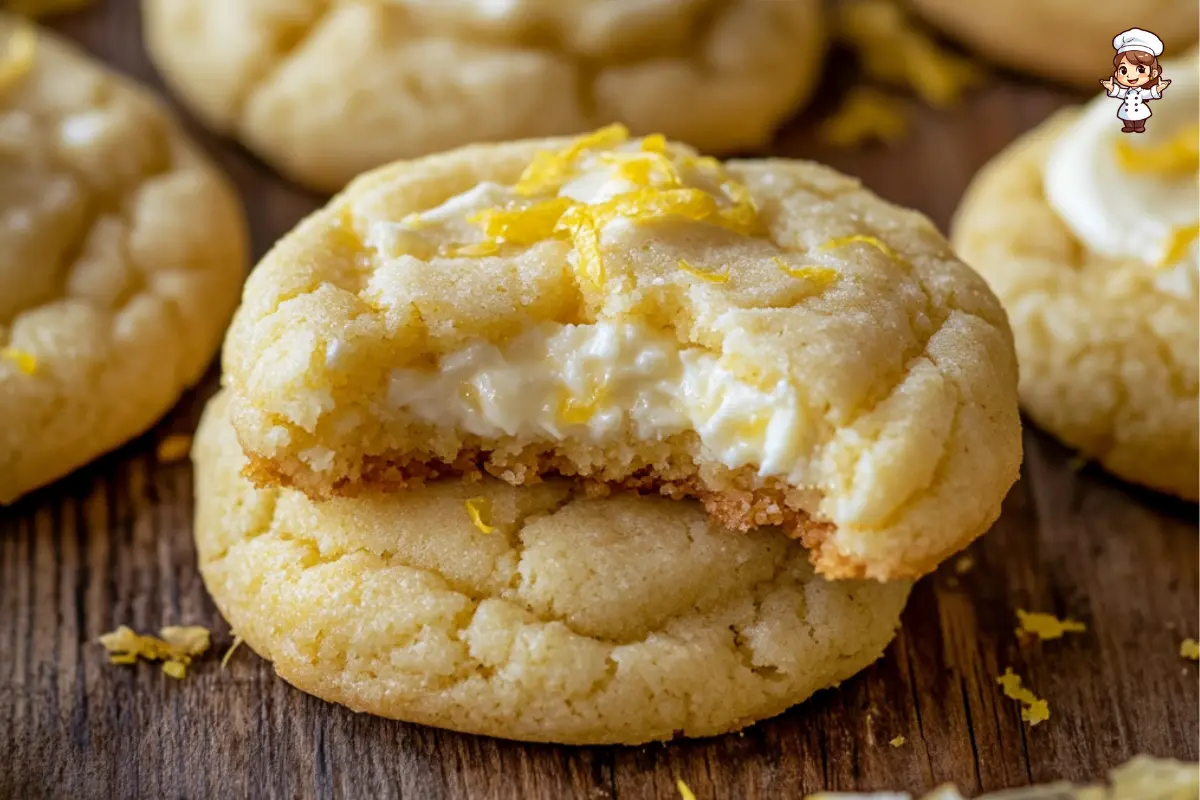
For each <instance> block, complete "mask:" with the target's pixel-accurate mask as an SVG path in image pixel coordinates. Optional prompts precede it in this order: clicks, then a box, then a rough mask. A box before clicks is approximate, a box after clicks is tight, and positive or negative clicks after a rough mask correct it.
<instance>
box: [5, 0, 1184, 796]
mask: <svg viewBox="0 0 1200 800" xmlns="http://www.w3.org/2000/svg"><path fill="white" fill-rule="evenodd" d="M136 5H137V4H136V3H135V2H134V0H104V2H102V3H101V4H100V5H98V6H97V7H95V8H93V9H91V10H88V11H84V12H81V13H78V14H76V15H73V16H71V17H69V18H63V19H60V20H58V21H56V22H55V23H54V24H55V26H56V27H57V28H59V29H60V30H61V31H63V32H65V33H66V34H67V35H69V36H70V37H72V38H74V39H76V40H78V41H80V42H81V43H82V44H83V45H84V46H85V47H87V48H88V49H89V50H91V51H92V52H94V53H96V54H99V55H100V56H101V57H103V58H104V59H105V60H107V61H108V62H109V63H111V64H113V65H114V66H115V67H116V68H117V69H119V70H121V71H123V72H126V73H128V74H131V75H133V76H135V77H137V78H139V79H141V80H143V81H145V82H147V83H149V84H151V85H153V86H157V87H159V88H161V84H160V83H159V81H158V80H157V78H156V76H155V75H154V72H153V70H152V68H151V66H150V64H149V62H148V61H147V59H146V56H145V54H144V53H143V51H142V49H141V46H140V44H139V36H138V20H137V8H136ZM833 91H835V92H836V89H834V90H833ZM835 96H836V95H835ZM1071 99H1072V98H1071V96H1070V95H1066V94H1063V93H1060V92H1058V91H1056V90H1052V89H1048V88H1045V87H1041V86H1022V85H1021V84H1020V83H1019V82H1017V81H1016V80H1015V79H1013V78H1012V77H1009V76H998V77H996V78H994V79H993V80H992V83H991V84H990V86H989V87H988V88H987V89H986V90H984V91H981V92H979V93H977V94H976V95H975V96H974V97H973V98H972V99H971V100H970V101H969V102H968V103H967V104H966V105H965V106H964V107H961V108H958V109H956V110H954V111H950V112H940V113H933V112H925V113H922V114H921V115H920V117H919V118H917V119H916V120H915V128H914V134H913V136H912V137H910V138H909V139H908V140H907V141H906V142H904V143H902V144H900V145H898V146H895V147H892V148H890V149H873V150H865V151H858V152H845V151H843V152H839V151H830V150H826V149H823V148H822V147H820V146H818V145H816V144H815V143H814V141H813V139H812V137H811V135H810V134H808V133H807V132H806V131H807V128H808V127H809V126H808V125H806V124H805V119H811V118H812V115H816V116H819V115H820V114H823V113H827V111H828V108H818V109H814V110H813V111H812V112H810V116H809V117H807V118H805V119H802V120H800V121H799V122H797V123H795V124H792V125H791V126H790V127H789V128H788V129H787V130H785V131H784V132H783V134H782V136H781V137H780V140H779V142H778V143H777V146H776V147H775V148H774V152H776V153H778V154H780V155H796V156H810V157H814V158H817V159H819V160H823V161H827V162H829V163H831V164H833V165H834V166H837V167H838V168H840V169H842V170H844V171H847V172H850V173H854V174H857V175H859V176H861V177H862V178H863V180H864V181H865V182H866V183H867V184H868V185H869V186H871V187H873V188H874V189H875V190H876V191H878V192H879V193H880V194H882V195H883V196H885V197H887V198H889V199H892V200H895V201H897V202H899V203H903V204H906V205H910V206H915V207H917V208H920V209H922V210H924V211H925V212H927V213H928V214H929V215H930V216H931V217H933V219H934V220H935V221H937V222H938V224H940V225H942V226H945V225H946V223H947V222H948V220H949V216H950V214H951V213H952V211H953V208H954V206H955V203H956V202H957V199H958V197H959V196H960V194H961V192H962V190H963V188H964V187H965V186H966V183H967V181H968V180H969V178H970V176H971V174H972V173H973V172H974V171H975V170H976V169H977V168H978V167H979V166H980V165H981V164H982V163H984V161H986V160H987V159H988V158H989V157H990V156H991V155H993V154H994V153H996V152H997V151H999V150H1000V149H1001V148H1003V147H1004V145H1005V144H1006V143H1007V142H1008V141H1010V140H1011V139H1012V138H1013V137H1014V136H1015V135H1016V134H1017V133H1019V132H1020V131H1022V130H1025V129H1027V128H1029V127H1031V126H1033V125H1034V124H1036V123H1037V122H1038V121H1039V120H1040V119H1042V118H1043V117H1045V116H1046V115H1047V114H1048V113H1049V112H1050V111H1051V110H1052V109H1054V108H1056V107H1058V106H1059V105H1061V104H1063V103H1064V102H1068V101H1070V100H1071ZM195 133H196V135H197V136H198V137H199V139H200V140H201V141H202V142H204V143H205V144H206V145H207V146H208V147H209V148H210V150H211V151H212V153H213V155H214V156H215V157H216V158H217V159H218V160H219V161H220V162H221V164H222V165H223V166H224V167H225V168H226V169H227V170H228V171H229V173H230V174H231V175H232V176H233V178H234V179H235V180H236V181H237V183H238V185H239V186H240V187H241V190H242V194H243V197H244V199H245V202H246V206H247V211H248V213H249V215H250V220H251V225H252V227H253V231H254V244H255V250H256V253H258V254H260V255H261V254H262V253H263V252H264V251H265V250H266V248H267V247H268V246H269V245H270V244H271V243H272V242H273V241H274V240H275V239H276V238H278V237H279V236H280V235H282V234H283V233H284V232H286V231H287V230H288V229H289V228H290V227H292V225H293V224H295V222H296V221H297V220H298V219H299V218H300V217H301V216H302V215H303V214H305V213H307V212H308V211H309V210H311V209H313V208H315V207H316V206H317V205H318V204H319V203H320V198H315V197H312V196H310V195H308V194H306V193H304V192H302V191H299V190H297V189H296V188H294V187H292V186H289V185H288V184H287V183H286V182H284V181H282V180H280V179H279V178H277V177H276V176H275V175H273V174H272V173H271V172H270V171H269V170H267V169H266V168H265V167H263V166H262V165H261V164H259V163H258V162H257V161H255V160H254V159H253V158H251V157H250V156H248V155H247V154H246V153H245V152H244V151H242V150H241V149H239V148H238V147H237V146H235V145H232V144H230V143H228V142H223V141H220V140H218V139H215V138H213V137H211V136H208V135H205V134H204V133H203V132H202V131H200V130H198V129H196V130H195ZM216 385H217V376H216V373H215V371H214V372H211V373H210V374H209V375H208V377H207V379H206V380H205V381H204V382H203V384H202V385H201V386H200V387H199V388H198V389H196V390H195V391H193V392H191V393H190V394H188V395H187V396H186V397H185V398H184V399H183V400H182V401H181V402H180V403H179V406H178V407H177V408H176V409H175V410H174V411H173V412H172V413H171V414H170V415H169V416H168V417H167V418H166V419H165V420H163V421H162V423H161V424H160V425H159V426H158V427H157V428H156V429H155V430H154V431H153V432H152V433H150V434H148V435H146V436H143V437H141V438H140V439H138V440H136V441H134V442H131V443H130V444H128V445H127V446H125V447H123V448H121V449H120V450H119V451H117V452H115V453H112V454H110V455H109V456H107V457H105V458H102V459H100V460H99V461H97V462H96V463H94V464H92V465H90V466H88V467H86V468H84V469H82V470H80V471H79V472H77V473H76V474H74V475H72V476H70V477H68V478H66V479H64V480H62V481H59V482H58V483H56V484H54V485H53V486H50V487H48V488H46V489H44V490H42V491H40V492H37V493H35V494H33V495H32V496H29V497H27V498H25V499H23V500H22V501H20V502H19V503H17V504H16V505H14V506H12V507H10V508H7V509H2V510H0V754H3V756H4V759H3V762H0V797H4V798H7V797H14V798H26V797H41V796H70V797H96V796H109V795H113V796H121V797H130V796H134V795H139V796H147V797H188V798H198V797H207V796H233V797H242V796H256V797H257V796H272V797H309V796H319V797H334V796H337V797H410V798H442V797H471V798H484V797H511V798H568V797H570V798H575V797H578V798H608V797H637V798H641V797H660V798H675V797H677V796H678V795H677V794H676V789H675V779H676V777H677V776H678V777H682V778H683V779H684V780H685V781H686V782H687V783H688V784H689V785H690V786H691V788H692V789H693V790H694V791H695V793H696V796H697V797H698V798H700V800H705V799H706V798H743V797H745V798H753V797H770V798H798V797H802V796H803V795H804V794H805V793H806V792H811V791H817V790H821V789H831V790H854V789H863V790H865V789H884V788H906V789H912V790H921V789H925V788H927V787H931V786H933V785H935V784H938V783H940V782H943V781H954V782H957V783H958V784H959V786H960V787H961V788H962V789H963V791H964V792H966V793H977V792H980V791H983V790H991V789H997V788H1002V787H1009V786H1017V785H1023V784H1027V783H1030V782H1038V781H1047V780H1052V779H1056V778H1059V777H1065V778H1070V779H1074V780H1086V779H1089V778H1094V777H1096V776H1099V775H1101V774H1103V773H1104V772H1105V771H1106V770H1107V769H1109V768H1110V767H1112V766H1114V765H1116V764H1118V763H1120V762H1121V761H1123V760H1125V759H1127V758H1128V757H1130V756H1132V755H1134V754H1135V753H1139V752H1150V753H1153V754H1157V755H1163V756H1175V757H1178V758H1186V759H1193V760H1194V759H1196V758H1197V756H1198V755H1200V753H1198V752H1197V725H1198V724H1200V719H1198V715H1197V671H1196V665H1195V664H1193V663H1191V662H1187V661H1184V660H1183V659H1181V658H1180V657H1179V656H1178V654H1177V651H1178V647H1179V642H1180V640H1181V639H1182V638H1183V637H1185V636H1195V635H1196V634H1197V625H1198V623H1197V614H1198V609H1197V596H1198V591H1200V578H1198V575H1197V558H1198V553H1197V529H1196V515H1197V511H1196V508H1195V507H1194V506H1191V505H1186V504H1182V503H1177V502H1173V501H1170V500H1168V499H1165V498H1163V497H1161V496H1155V495H1152V494H1149V493H1146V492H1141V491H1138V490H1136V489H1133V488H1131V487H1129V486H1125V485H1122V484H1120V483H1118V482H1116V481H1114V480H1112V479H1110V478H1108V477H1106V476H1105V475H1104V474H1103V473H1101V472H1100V471H1099V470H1097V469H1095V468H1087V469H1084V470H1082V471H1079V470H1078V469H1076V468H1073V466H1072V464H1073V460H1072V457H1071V455H1072V454H1071V453H1070V452H1068V451H1067V450H1065V449H1064V448H1063V447H1061V446H1059V445H1057V444H1056V443H1055V442H1053V441H1052V440H1051V439H1050V438H1048V437H1047V436H1045V435H1043V434H1041V433H1039V432H1037V431H1033V430H1028V431H1027V432H1026V435H1025V446H1026V458H1025V466H1024V470H1023V473H1022V475H1023V477H1022V480H1021V482H1020V483H1018V484H1017V486H1016V487H1015V488H1014V489H1013V491H1012V493H1011V495H1010V496H1009V497H1008V500H1007V502H1006V504H1005V509H1004V514H1003V516H1002V518H1001V519H1000V521H999V522H998V523H997V525H996V527H995V529H994V530H992V531H991V533H989V534H988V535H987V536H986V537H984V538H983V539H982V540H981V541H979V542H978V543H977V544H976V545H974V546H973V547H972V548H971V549H970V551H969V552H970V554H971V556H972V557H973V558H974V562H975V566H974V569H973V570H971V571H970V572H968V573H966V574H963V575H959V574H957V572H956V570H955V567H954V563H953V562H951V563H950V564H947V565H944V566H943V568H942V569H941V571H939V572H938V573H937V574H935V575H933V576H930V577H929V578H927V579H925V580H924V581H922V582H921V583H920V584H919V585H918V586H917V588H916V590H915V591H914V593H913V596H912V601H911V603H910V604H909V607H908V610H907V612H906V613H905V615H904V628H903V630H902V632H901V633H900V635H899V637H898V638H897V640H896V642H895V643H894V644H893V645H892V646H891V648H889V650H888V651H887V654H886V655H885V657H884V658H883V659H882V660H881V661H880V662H879V663H877V664H876V665H874V666H873V667H871V668H869V669H867V670H866V671H865V672H863V673H862V674H860V675H859V676H857V677H856V678H854V679H852V680H850V681H848V682H846V684H844V685H843V686H842V688H841V689H840V690H836V691H828V692H823V693H821V694H820V695H818V696H817V697H815V698H813V699H812V700H811V701H809V702H808V703H806V704H805V705H803V706H802V707H799V708H796V709H793V710H792V711H791V712H789V713H787V714H784V715H783V716H781V717H778V718H776V719H773V720H770V721H767V722H764V723H762V724H759V725H756V726H754V727H752V728H750V729H749V730H747V731H745V732H744V734H742V735H731V736H725V737H722V738H719V739H713V740H705V741H680V742H676V743H672V744H670V745H652V746H646V747H636V748H615V747H593V748H567V747H552V746H545V745H527V744H520V743H513V742H504V741H498V740H494V739H487V738H481V737H475V736H465V735H459V734H455V733H450V732H445V731H440V730H435V729H431V728H423V727H419V726H415V725H406V724H402V723H398V722H391V721H388V720H383V719H376V718H371V717H368V716H363V715H357V714H354V713H351V712H350V711H347V710H346V709H343V708H341V707H338V706H334V705H330V704H327V703H324V702H321V701H319V700H316V699H314V698H312V697H309V696H307V695H304V694H302V693H300V692H298V691H296V690H295V689H292V688H291V687H289V686H288V685H287V684H285V683H284V682H283V681H282V680H279V679H278V678H276V677H275V676H274V674H273V672H272V670H271V668H270V666H269V665H268V664H267V663H266V662H264V661H262V660H261V659H259V658H258V657H257V656H255V655H254V654H253V653H252V652H250V651H249V650H248V649H245V650H242V651H240V652H239V653H238V654H237V655H236V656H235V657H234V658H233V660H232V662H231V663H230V665H229V668H228V669H226V670H224V671H221V670H220V669H219V668H218V667H217V664H216V663H215V657H214V658H210V659H207V660H205V661H203V662H201V663H199V664H197V665H196V666H195V667H194V668H193V671H192V673H191V674H190V675H189V676H188V678H187V679H186V680H184V681H182V682H177V681H174V680H172V679H170V678H167V677H165V676H164V675H163V674H162V673H161V672H160V671H159V670H158V668H157V667H155V666H150V665H145V664H143V665H139V666H137V667H134V668H130V667H115V666H110V665H109V664H108V663H107V660H106V657H105V653H104V651H103V650H102V649H101V648H100V647H99V646H98V645H97V644H95V640H96V637H97V636H99V635H100V634H101V633H103V632H105V631H108V630H110V629H112V628H115V627H116V626H117V625H119V624H129V625H131V626H133V627H134V628H136V629H138V630H139V631H145V632H152V631H155V630H157V629H158V628H159V627H160V626H163V625H168V624H177V623H180V624H198V625H204V626H207V627H209V628H211V629H212V630H214V631H215V632H216V633H215V636H216V644H217V650H218V651H220V650H223V649H224V648H225V647H226V646H228V644H229V639H230V637H229V633H228V628H227V626H226V625H225V623H224V622H223V621H222V619H221V617H220V616H219V614H218V613H217V611H216V609H215V607H214V606H213V604H212V602H211V601H210V600H209V599H208V596H207V595H206V593H205V590H204V586H203V584H202V583H201V580H200V576H199V574H198V573H197V571H196V563H195V554H194V551H193V545H192V540H191V525H192V488H191V487H192V474H191V467H190V465H189V464H188V463H186V462H180V463H176V464H172V465H166V466H162V465H156V463H155V459H154V444H155V442H156V441H158V440H159V439H161V438H162V437H163V436H164V435H165V434H166V433H167V432H190V431H192V429H193V427H194V425H195V424H196V421H197V419H198V416H199V412H200V409H201V408H202V407H203V404H204V401H205V399H206V398H207V397H209V396H210V395H211V394H212V393H213V391H214V390H215V388H216ZM1018 608H1024V609H1030V610H1040V611H1049V612H1053V613H1056V614H1058V615H1060V616H1066V615H1069V616H1071V617H1074V618H1077V619H1080V620H1083V621H1085V622H1086V623H1087V626H1088V629H1087V632H1085V633H1082V634H1073V635H1068V636H1067V637H1066V638H1064V639H1061V640H1058V641H1052V642H1045V643H1041V644H1034V645H1029V644H1022V643H1021V642H1020V641H1019V640H1018V637H1017V636H1016V635H1015V633H1014V625H1015V621H1014V614H1015V612H1016V609H1018ZM1009 666H1011V667H1012V668H1013V669H1014V670H1015V671H1016V672H1017V673H1018V674H1019V675H1021V676H1022V677H1023V678H1024V679H1025V681H1026V685H1028V686H1030V687H1031V688H1032V689H1033V690H1034V691H1035V692H1037V693H1038V694H1039V695H1040V696H1043V697H1045V698H1047V699H1048V700H1049V702H1050V708H1051V713H1052V715H1053V716H1052V717H1051V718H1050V720H1049V721H1048V722H1045V723H1043V724H1041V725H1039V726H1037V727H1036V728H1030V727H1029V726H1028V725H1026V724H1024V723H1022V722H1021V720H1020V716H1019V706H1018V705H1017V703H1015V702H1014V701H1012V700H1009V699H1006V698H1005V697H1003V695H1002V694H1001V693H1000V692H999V688H998V687H997V685H996V681H995V676H997V675H998V674H1000V673H1002V672H1003V671H1004V669H1005V667H1009ZM897 735H903V736H904V737H906V738H907V743H906V744H904V745H903V746H901V747H898V748H894V747H891V746H889V745H888V741H889V740H890V739H892V738H893V737H894V736H897Z"/></svg>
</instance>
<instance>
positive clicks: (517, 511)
mask: <svg viewBox="0 0 1200 800" xmlns="http://www.w3.org/2000/svg"><path fill="white" fill-rule="evenodd" d="M194 458H195V463H196V503H197V508H196V545H197V550H198V553H199V561H200V569H201V572H202V574H203V576H204V581H205V584H206V585H207V586H208V589H209V591H210V592H211V593H212V596H213V599H214V600H215V601H216V603H217V606H218V607H219V608H220V609H221V612H222V614H224V616H225V618H226V619H227V620H228V621H229V623H230V625H231V626H232V627H233V629H234V631H235V632H236V634H237V635H238V636H240V637H242V639H244V641H245V642H246V644H248V645H250V646H251V647H252V648H254V650H255V651H256V652H258V653H259V654H260V655H262V656H263V657H264V658H267V659H269V660H270V661H272V662H273V663H274V665H275V669H276V671H277V672H278V673H279V675H280V676H282V677H283V678H284V679H285V680H287V681H288V682H289V683H291V684H293V685H295V686H296V687H298V688H300V689H302V690H304V691H306V692H310V693H312V694H315V695H317V696H318V697H321V698H323V699H326V700H331V701H333V702H337V703H342V704H344V705H346V706H349V707H350V708H352V709H354V710H356V711H366V712H369V713H372V714H379V715H382V716H386V717H393V718H396V719H402V720H407V721H410V722H418V723H422V724H425V725H435V726H438V727H443V728H451V729H454V730H458V731H464V732H468V733H476V734H483V735H489V736H499V737H503V738H507V739H524V740H532V741H547V742H563V743H570V744H600V743H625V744H636V743H641V742H648V741H652V740H659V739H662V740H665V739H671V738H674V737H676V736H712V735H716V734H719V733H724V732H726V731H732V730H737V729H739V728H742V727H745V726H746V725H750V724H751V723H753V722H755V721H756V720H759V719H764V718H766V717H770V716H773V715H775V714H778V713H780V712H782V711H784V710H785V709H786V708H788V707H790V706H792V705H794V704H796V703H799V702H801V701H802V700H804V699H805V698H807V697H808V696H809V695H811V694H812V693H813V692H815V691H818V690H820V689H823V688H826V687H829V686H834V685H836V684H837V683H838V682H840V681H843V680H845V679H847V678H849V677H850V676H851V675H853V674H854V673H856V672H857V671H859V670H861V669H863V668H864V667H866V666H867V665H868V664H870V663H871V662H873V661H874V660H875V659H877V658H878V657H879V655H880V654H881V653H882V652H883V649H884V648H885V647H886V646H887V643H888V642H889V641H890V640H891V638H892V636H893V634H894V632H895V629H896V627H897V625H898V623H899V616H900V611H901V609H902V607H903V605H904V602H905V599H906V597H907V595H908V591H909V585H908V584H907V583H906V582H894V583H887V584H880V583H875V582H854V581H851V582H827V581H824V580H822V579H820V578H817V577H816V576H815V575H814V574H813V571H812V568H811V567H810V566H809V565H808V563H807V561H806V559H805V557H804V551H803V549H802V548H800V547H797V546H796V545H795V543H793V542H791V541H789V540H788V539H787V538H786V537H785V536H784V535H783V534H782V533H780V532H779V531H778V530H769V529H764V530H760V531H756V532H754V533H752V534H748V535H745V536H731V535H728V533H727V532H725V531H721V530H719V529H718V528H716V527H714V526H713V525H712V523H711V522H710V521H709V520H708V518H707V517H706V515H705V513H704V511H703V509H701V508H700V507H699V506H698V505H697V504H695V503H692V502H686V501H684V502H676V501H671V500H666V499H662V498H639V497H635V496H632V495H626V494H621V495H614V496H612V497H608V498H602V499H588V498H586V497H583V496H580V495H578V494H576V493H574V492H573V489H572V487H571V486H570V485H569V484H567V483H564V482H561V481H548V482H545V483H542V484H539V485H537V486H530V487H513V486H510V485H508V484H505V483H503V482H501V481H497V480H495V479H492V478H487V479H484V480H483V481H481V482H479V483H476V484H467V483H464V482H462V481H457V480H452V481H444V482H439V483H433V484H430V485H428V486H426V487H424V488H422V489H419V490H413V491H410V492H404V493H400V494H381V493H379V492H376V491H366V492H364V493H363V494H362V495H360V496H359V497H355V498H339V499H336V500H331V501H329V502H325V503H317V504H314V503H312V502H311V501H309V500H308V499H307V498H306V497H304V496H303V495H302V494H300V493H298V492H294V491H288V490H281V489H258V488H256V487H255V486H254V485H253V484H251V483H250V482H249V481H247V480H246V479H245V478H244V477H242V475H241V472H242V470H243V468H244V467H245V466H246V460H245V457H244V456H243V455H242V452H241V449H240V448H239V446H238V442H237V438H236V436H235V435H234V432H233V429H232V427H231V426H230V424H229V421H228V417H227V409H226V404H225V398H224V397H223V396H222V397H218V398H217V399H215V400H214V401H213V402H212V403H211V404H210V406H209V408H208V409H207V411H206V414H205V417H204V420H203V422H202V424H201V427H200V431H199V434H198V436H197V440H196V447H195V450H194Z"/></svg>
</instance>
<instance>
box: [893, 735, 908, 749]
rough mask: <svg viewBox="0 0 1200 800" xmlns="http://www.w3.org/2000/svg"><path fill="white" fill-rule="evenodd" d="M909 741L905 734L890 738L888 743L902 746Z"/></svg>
mask: <svg viewBox="0 0 1200 800" xmlns="http://www.w3.org/2000/svg"><path fill="white" fill-rule="evenodd" d="M907 741H908V739H905V738H904V737H903V736H897V737H896V738H895V739H892V740H890V741H889V742H888V744H890V745H891V746H892V747H900V746H901V745H903V744H904V743H905V742H907Z"/></svg>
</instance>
